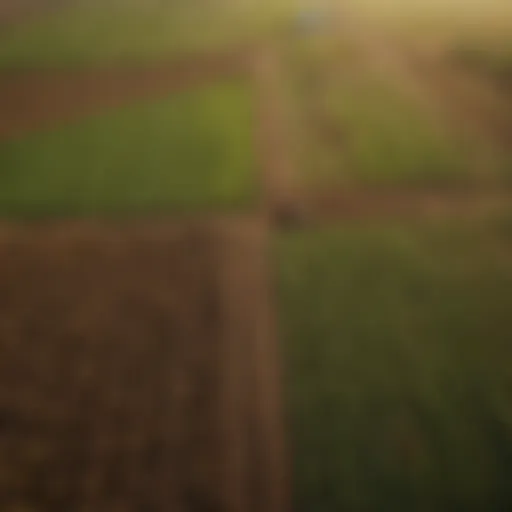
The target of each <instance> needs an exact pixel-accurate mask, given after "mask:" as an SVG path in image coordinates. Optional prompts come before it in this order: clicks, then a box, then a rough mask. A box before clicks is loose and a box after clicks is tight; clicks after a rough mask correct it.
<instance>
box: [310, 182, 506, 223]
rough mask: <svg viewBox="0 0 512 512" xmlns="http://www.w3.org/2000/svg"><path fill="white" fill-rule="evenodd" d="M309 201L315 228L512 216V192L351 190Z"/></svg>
mask: <svg viewBox="0 0 512 512" xmlns="http://www.w3.org/2000/svg"><path fill="white" fill-rule="evenodd" d="M308 201H309V206H308V211H310V215H311V221H312V222H313V223H314V225H319V224H320V225H321V224H324V223H325V224H332V223H345V222H351V221H359V220H369V221H380V220H393V219H394V220H406V219H411V218H417V219H432V218H434V219H451V218H467V219H477V218H485V217H486V216H491V215H496V214H509V212H510V205H511V204H512V190H506V189H487V190H485V189H472V190H468V189H464V188H459V189H449V190H429V189H426V188H410V189H408V188H403V187H402V188H400V187H388V188H381V189H379V188H360V189H353V188H351V189H348V190H340V189H337V190H336V189H334V190H328V191H326V192H323V193H322V192H319V193H316V194H310V196H309V197H308Z"/></svg>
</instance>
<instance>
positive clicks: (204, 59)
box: [0, 49, 248, 140]
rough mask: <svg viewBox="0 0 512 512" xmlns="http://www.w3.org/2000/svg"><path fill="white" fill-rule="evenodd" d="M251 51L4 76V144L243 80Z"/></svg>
mask: <svg viewBox="0 0 512 512" xmlns="http://www.w3.org/2000/svg"><path fill="white" fill-rule="evenodd" d="M247 62H248V57H247V51H246V50H245V49H244V50H240V51H235V52H232V53H224V54H219V55H208V56H201V57H195V58H194V57H190V58H186V59H183V60H182V61H180V62H175V63H172V64H170V63H168V62H163V63H160V64H153V65H145V66H139V67H133V68H130V67H116V68H98V69H77V70H63V69H61V70H59V69H45V70H20V71H9V72H4V73H0V112H1V113H2V115H1V116H0V140H2V139H3V140H6V139H10V138H16V137H20V136H22V135H25V134H26V133H29V132H33V131H39V130H44V129H49V128H52V127H54V126H57V125H59V124H62V123H65V122H70V121H73V120H77V119H80V118H83V117H85V116H89V115H95V114H98V113H101V112H104V111H105V110H109V109H113V108H118V107H121V106H124V105H129V104H131V103H133V102H136V101H143V100H151V101H152V100H157V99H159V98H165V97H166V96H167V95H168V94H170V93H172V92H175V91H179V90H183V89H188V88H191V87H197V86H201V85H204V84H207V83H210V82H212V81H215V80H219V79H224V78H229V77H234V76H243V75H244V73H245V72H246V69H247Z"/></svg>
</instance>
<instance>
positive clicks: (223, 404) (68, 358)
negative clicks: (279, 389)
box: [0, 220, 284, 512]
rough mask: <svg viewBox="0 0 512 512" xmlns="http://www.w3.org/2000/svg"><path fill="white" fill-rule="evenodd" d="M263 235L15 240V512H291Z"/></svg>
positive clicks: (5, 434) (0, 438) (143, 233)
mask: <svg viewBox="0 0 512 512" xmlns="http://www.w3.org/2000/svg"><path fill="white" fill-rule="evenodd" d="M256 224H257V223H256ZM256 224H255V223H254V222H248V221H243V220H240V221H236V222H233V223H226V222H218V223H216V222H214V221H211V222H208V223H199V222H197V223H193V222H191V223H190V224H189V225H188V224H179V225H178V224H174V225H164V224H160V225H155V224H152V225H148V224H140V225H132V226H114V225H110V226H108V225H99V224H97V223H96V224H93V223H81V224H80V223H68V224H61V225H46V226H44V225H40V226H25V227H23V226H17V227H16V226H13V225H11V226H9V225H5V226H4V227H3V228H2V229H1V232H0V352H1V354H2V355H1V358H0V450H1V453H2V457H1V458H0V509H1V510H45V511H46V510H47V511H52V512H58V511H63V512H64V511H66V512H67V511H70V510H73V511H74V510H77V511H78V510H84V511H85V510H88V511H89V510H90V511H95V512H99V511H109V512H110V511H114V510H116V511H117V510H120V511H121V510H122V511H170V510H172V511H179V510H185V511H201V512H203V511H205V512H207V511H221V510H222V511H224V510H226V511H239V510H240V511H242V510H244V511H245V510H247V511H254V512H256V511H261V510H266V511H275V512H278V511H281V510H284V508H283V501H282V499H281V498H280V492H281V491H282V489H283V487H282V486H281V485H280V486H279V489H278V490H276V487H275V483H274V484H273V485H268V483H269V479H270V480H272V479H273V478H274V477H273V476H272V475H271V473H272V471H276V472H277V473H278V476H280V477H282V473H281V472H280V471H281V469H280V466H279V464H280V463H281V462H280V461H281V455H282V454H281V453H280V450H281V449H282V446H281V443H282V439H281V438H280V437H279V436H278V435H277V432H278V429H279V427H280V425H276V424H275V420H272V418H275V417H276V416H275V413H276V411H277V408H278V401H277V395H276V388H274V385H275V380H272V379H274V378H275V375H274V371H275V365H274V362H273V359H272V358H270V359H267V360H266V361H262V358H265V357H267V356H268V355H269V354H268V353H267V351H268V348H269V346H270V345H269V344H271V343H273V342H274V341H275V339H274V337H273V332H272V330H273V325H272V324H271V323H269V320H268V319H267V317H268V315H269V309H268V305H266V303H267V302H268V297H267V296H266V293H267V292H268V290H266V288H265V286H266V285H265V284H264V283H265V279H266V276H265V275H264V274H265V271H264V267H263V266H262V264H261V263H262V261H263V260H264V258H265V255H264V251H263V249H264V246H263V245H262V244H263V243H264V238H263V237H262V233H263V231H262V229H263V228H257V227H256ZM258 233H260V234H258ZM253 263H254V264H253ZM244 294H245V298H244ZM240 298H242V299H243V301H244V302H240V301H239V299H240ZM234 301H235V302H234ZM236 301H238V302H236ZM257 347H261V348H257ZM249 359H250V363H251V364H252V365H253V366H252V367H251V366H250V365H249ZM266 362H269V365H267V366H265V363H266ZM250 368H254V370H251V371H249V369H250ZM261 368H265V370H264V371H265V372H267V373H266V374H265V375H263V377H264V382H262V380H261V378H262V377H258V375H259V373H258V372H260V371H261ZM246 370H247V371H246ZM267 377H268V379H267ZM262 393H263V395H262ZM265 393H266V395H265ZM269 393H270V395H269ZM268 396H270V399H268ZM277 417H279V411H278V414H277ZM269 418H271V419H270V420H269ZM272 421H274V423H272ZM256 456H258V457H257V458H256ZM269 464H270V471H269V472H267V471H266V470H267V469H268V468H269ZM265 479H267V480H265ZM257 482H260V483H261V482H263V484H261V485H260V488H257V487H255V485H256V483H257ZM279 483H280V484H282V483H283V480H282V478H281V479H280V480H279ZM255 489H258V492H256V491H255ZM258 500H263V501H258ZM258 503H259V505H258ZM260 505H261V506H262V507H263V508H261V507H260ZM16 507H18V508H16ZM22 507H25V508H22Z"/></svg>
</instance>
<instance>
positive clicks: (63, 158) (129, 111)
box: [0, 83, 254, 216]
mask: <svg viewBox="0 0 512 512" xmlns="http://www.w3.org/2000/svg"><path fill="white" fill-rule="evenodd" d="M252 123H253V119H252V112H251V104H250V98H249V95H248V93H247V91H246V89H245V86H242V84H239V83H232V84H219V85H216V86H212V87H209V88H205V89H197V90H194V91H189V92H184V93H180V94H175V95H174V96H172V97H170V98H169V99H167V100H165V101H158V102H152V103H145V104H139V105H137V106H133V107H130V108H125V109H122V110H118V111H114V112H110V113H108V114H107V113H105V114H103V115H98V116H95V117H92V118H89V119H87V120H85V121H82V122H79V123H75V124H73V125H69V126H63V127H61V128H59V129H57V130H53V131H50V132H47V133H35V134H32V135H30V136H29V137H25V138H23V139H20V140H16V141H11V142H4V143H3V144H1V145H0V214H3V215H7V216H9V215H15V216H17V215H21V216H38V215H88V214H98V215H101V214H118V213H121V214H124V213H126V214H136V213H158V212H168V211H173V212H176V211H190V210H194V209H212V208H232V207H235V206H241V205H243V204H246V203H247V201H249V200H250V198H251V197H252V184H253V181H252V180H253V176H252V172H253V171H254V159H253V154H252V142H253V141H252Z"/></svg>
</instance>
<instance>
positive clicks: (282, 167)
mask: <svg viewBox="0 0 512 512" xmlns="http://www.w3.org/2000/svg"><path fill="white" fill-rule="evenodd" d="M282 73H283V67H282V65H281V63H280V59H279V54H278V53H277V51H276V50H274V48H272V47H271V46H262V47H261V48H260V49H259V50H258V51H257V52H256V54H255V56H254V58H253V78H254V83H255V88H256V101H257V105H258V107H257V120H256V126H257V139H256V144H257V148H258V149H259V155H260V156H259V159H260V161H259V164H260V171H261V185H262V195H261V200H262V205H261V206H262V210H263V212H264V214H265V215H270V216H271V217H272V216H274V215H277V216H278V217H279V216H280V215H285V216H286V214H287V213H291V212H293V211H294V210H296V209H297V208H300V205H301V203H302V200H301V192H300V186H299V180H298V176H297V174H296V168H295V162H294V148H293V140H292V139H291V127H290V125H289V124H288V117H287V105H286V94H285V92H284V83H283V81H284V77H283V76H282Z"/></svg>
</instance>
